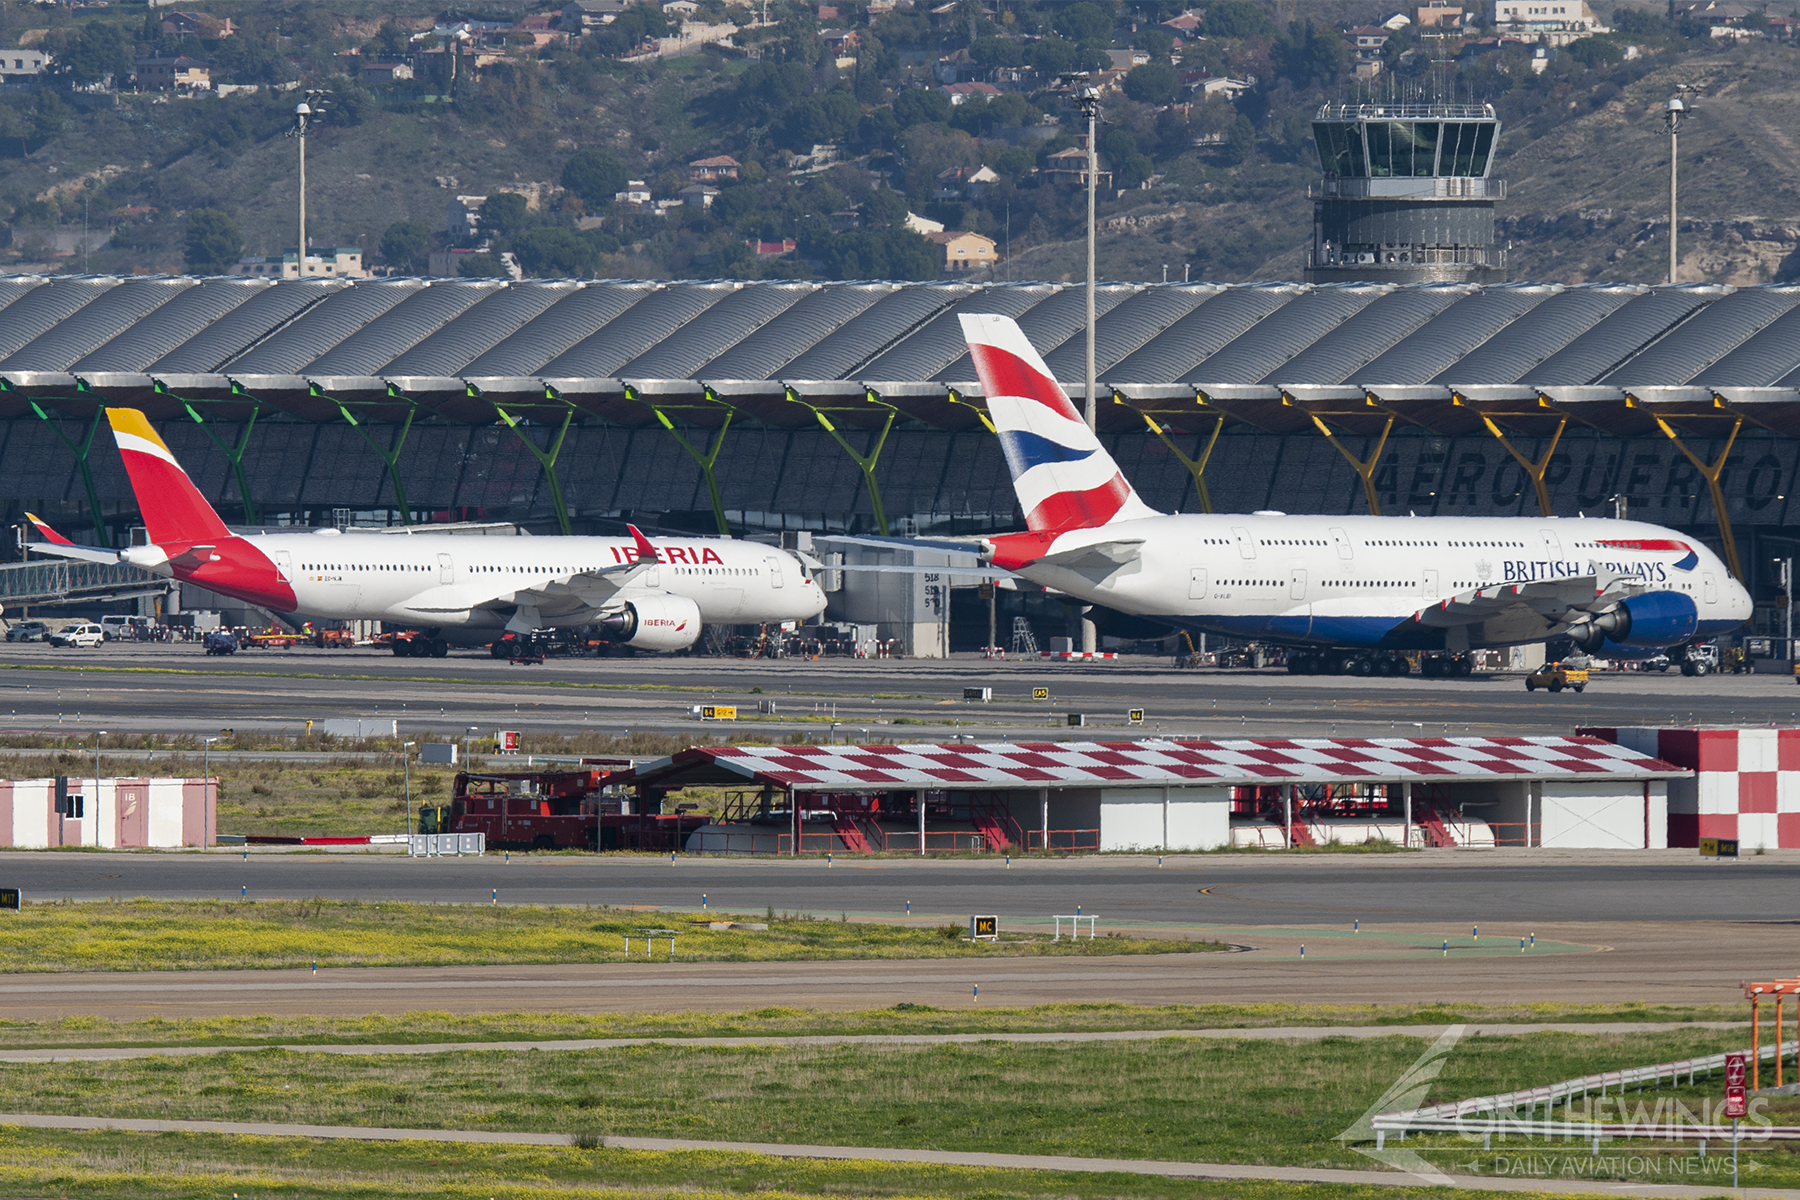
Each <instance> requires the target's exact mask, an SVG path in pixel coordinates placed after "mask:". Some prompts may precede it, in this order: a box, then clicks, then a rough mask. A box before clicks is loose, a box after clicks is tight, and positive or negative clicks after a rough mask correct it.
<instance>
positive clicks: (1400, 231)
mask: <svg viewBox="0 0 1800 1200" xmlns="http://www.w3.org/2000/svg"><path fill="white" fill-rule="evenodd" d="M1499 138H1500V119H1499V117H1498V116H1497V115H1496V114H1495V112H1494V108H1493V106H1492V105H1490V104H1442V103H1437V104H1420V103H1412V104H1398V103H1389V104H1327V105H1325V106H1323V107H1321V108H1320V109H1319V111H1318V113H1317V115H1316V116H1314V118H1313V142H1314V143H1315V144H1316V145H1317V146H1318V148H1319V163H1320V166H1321V167H1322V168H1323V169H1324V172H1325V178H1324V179H1323V180H1322V181H1321V182H1320V184H1319V185H1318V186H1317V187H1316V188H1314V189H1313V191H1312V198H1313V244H1312V251H1311V253H1310V255H1309V256H1308V260H1307V268H1306V278H1307V281H1308V282H1311V283H1345V282H1350V281H1360V282H1368V281H1374V280H1381V281H1386V282H1389V283H1448V282H1462V283H1502V282H1505V280H1506V251H1505V250H1504V249H1502V248H1501V247H1498V246H1496V245H1494V201H1496V200H1499V199H1502V198H1503V197H1505V195H1506V182H1505V181H1504V180H1500V179H1493V178H1491V177H1490V175H1489V172H1490V171H1491V170H1492V167H1493V160H1494V146H1495V143H1497V142H1498V141H1499Z"/></svg>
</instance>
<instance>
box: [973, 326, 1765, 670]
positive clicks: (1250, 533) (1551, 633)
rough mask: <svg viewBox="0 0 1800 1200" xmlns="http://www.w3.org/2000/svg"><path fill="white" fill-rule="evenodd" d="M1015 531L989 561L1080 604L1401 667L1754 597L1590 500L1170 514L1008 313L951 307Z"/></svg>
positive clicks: (1300, 663)
mask: <svg viewBox="0 0 1800 1200" xmlns="http://www.w3.org/2000/svg"><path fill="white" fill-rule="evenodd" d="M962 326H963V334H964V336H965V337H966V338H967V340H968V343H969V352H970V354H971V355H972V356H973V358H974V361H975V369H976V371H977V373H978V374H979V375H980V377H981V385H982V388H983V389H984V390H985V392H986V393H987V406H988V413H989V416H990V419H991V420H992V421H993V423H994V427H995V429H996V431H997V432H998V433H999V436H1000V443H1001V446H1002V447H1003V449H1004V451H1005V454H1006V462H1007V466H1008V467H1009V468H1010V469H1011V471H1012V478H1013V488H1014V490H1015V491H1016V492H1017V493H1018V497H1019V504H1020V506H1021V507H1022V508H1023V509H1024V512H1025V523H1026V525H1027V527H1028V532H1024V533H1007V534H999V535H996V536H993V537H990V538H988V539H986V540H985V541H984V542H983V543H982V545H983V557H984V558H985V559H986V560H987V561H988V562H990V563H991V564H992V565H994V566H996V567H1001V568H1005V569H1006V570H1009V571H1012V572H1014V573H1015V574H1017V575H1019V576H1021V577H1023V578H1025V579H1028V580H1030V581H1031V582H1033V583H1037V584H1041V585H1042V586H1044V587H1047V588H1051V589H1054V590H1056V591H1059V592H1062V593H1065V594H1067V595H1069V596H1073V597H1075V598H1077V599H1079V600H1083V601H1086V602H1088V603H1092V604H1102V605H1105V606H1106V607H1108V608H1112V609H1117V610H1118V611H1120V612H1125V613H1132V614H1135V615H1139V616H1146V617H1156V618H1162V619H1165V620H1168V621H1170V622H1172V623H1174V624H1177V625H1180V626H1184V627H1187V628H1190V629H1194V630H1198V631H1205V632H1211V633H1219V634H1225V635H1228V636H1233V637H1242V638H1254V639H1258V640H1263V641H1270V642H1275V643H1278V644H1287V645H1290V646H1293V647H1297V648H1299V649H1300V653H1298V654H1297V655H1294V656H1292V657H1291V659H1290V662H1291V664H1292V665H1293V669H1295V670H1297V671H1300V672H1302V673H1308V674H1310V673H1314V672H1320V671H1324V672H1331V673H1336V672H1338V671H1342V670H1345V669H1348V670H1351V671H1354V672H1355V673H1358V674H1368V673H1376V672H1380V673H1389V672H1392V671H1403V670H1406V669H1407V668H1406V667H1405V666H1404V662H1405V660H1404V659H1402V658H1399V657H1398V656H1395V655H1383V654H1378V653H1376V652H1377V651H1384V650H1414V651H1427V652H1430V651H1436V652H1439V655H1437V656H1431V657H1427V658H1426V659H1425V670H1426V671H1427V672H1428V673H1430V674H1434V675H1435V674H1467V672H1468V669H1469V661H1468V657H1467V651H1469V650H1470V649H1473V648H1477V647H1489V646H1510V645H1518V644H1522V643H1530V642H1541V641H1544V640H1545V639H1546V638H1552V637H1558V636H1567V637H1569V638H1571V639H1573V640H1574V642H1575V643H1576V644H1577V645H1578V646H1580V647H1582V648H1583V649H1584V650H1588V651H1590V652H1593V653H1596V654H1604V655H1606V656H1608V657H1615V658H1630V657H1640V656H1646V655H1649V654H1652V653H1655V652H1657V651H1660V650H1663V649H1667V648H1672V647H1677V646H1681V645H1684V644H1686V643H1688V642H1691V641H1693V640H1695V639H1696V638H1705V637H1711V636H1713V635H1715V634H1720V633H1724V632H1726V631H1728V630H1731V629H1735V628H1737V627H1738V626H1740V625H1742V624H1743V623H1744V622H1745V621H1747V620H1749V618H1750V607H1751V606H1750V595H1749V593H1748V592H1746V591H1745V590H1744V588H1743V586H1742V585H1740V584H1739V583H1738V582H1737V580H1735V579H1734V578H1732V576H1731V574H1730V572H1729V571H1727V570H1726V569H1725V565H1724V564H1723V563H1722V562H1721V561H1720V560H1719V559H1718V557H1717V556H1715V555H1714V554H1713V553H1712V551H1711V550H1709V549H1707V548H1706V547H1705V546H1703V545H1700V544H1698V543H1696V542H1693V541H1691V540H1690V539H1689V538H1687V536H1686V535H1684V534H1681V533H1678V532H1676V531H1675V530H1672V529H1665V528H1663V527H1661V526H1657V525H1648V524H1645V523H1643V522H1641V521H1618V520H1609V519H1603V518H1581V519H1574V520H1569V519H1531V518H1524V517H1341V516H1289V515H1288V514H1286V513H1280V512H1255V513H1248V514H1243V515H1223V514H1208V515H1192V514H1180V515H1169V514H1164V513H1159V512H1156V511H1154V510H1152V509H1151V508H1150V507H1149V506H1148V505H1146V504H1145V503H1144V502H1143V500H1141V499H1140V498H1139V497H1138V495H1137V493H1136V492H1135V491H1133V490H1132V487H1131V484H1129V483H1128V482H1126V480H1125V477H1124V475H1123V474H1122V473H1121V472H1120V471H1119V468H1118V464H1117V463H1115V462H1114V461H1113V459H1112V456H1111V455H1109V454H1107V452H1106V451H1105V449H1103V448H1102V447H1101V445H1100V442H1099V439H1097V438H1096V437H1095V436H1094V433H1093V431H1092V430H1090V429H1089V428H1088V427H1087V423H1086V422H1085V421H1083V420H1082V418H1081V416H1080V414H1079V413H1077V412H1076V411H1075V407H1074V405H1072V404H1071V403H1070V402H1069V398H1068V396H1067V394H1065V393H1064V392H1063V390H1062V388H1061V387H1060V386H1058V384H1057V383H1056V381H1055V379H1054V377H1052V376H1051V374H1050V371H1049V368H1047V367H1046V366H1045V365H1044V361H1043V359H1042V358H1040V357H1039V356H1038V353H1037V351H1036V349H1034V348H1033V347H1032V345H1031V343H1030V341H1029V340H1027V338H1026V337H1025V335H1024V333H1023V332H1022V331H1021V330H1020V329H1019V326H1018V325H1017V323H1015V322H1014V321H1013V320H1012V319H1011V318H1009V317H1002V316H990V315H964V316H963V317H962Z"/></svg>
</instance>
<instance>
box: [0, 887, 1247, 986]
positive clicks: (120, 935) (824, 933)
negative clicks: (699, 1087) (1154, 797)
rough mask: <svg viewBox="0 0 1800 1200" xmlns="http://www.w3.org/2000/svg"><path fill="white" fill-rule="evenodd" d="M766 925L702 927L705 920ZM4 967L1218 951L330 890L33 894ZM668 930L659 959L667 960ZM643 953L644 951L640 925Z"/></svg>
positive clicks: (6, 923)
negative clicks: (304, 895) (328, 896)
mask: <svg viewBox="0 0 1800 1200" xmlns="http://www.w3.org/2000/svg"><path fill="white" fill-rule="evenodd" d="M727 920H733V921H752V922H765V921H766V922H767V924H768V925H769V928H768V929H767V930H721V931H713V930H710V929H708V927H707V922H709V921H727ZM0 929H4V930H5V933H6V936H5V937H4V938H0V971H160V970H220V969H226V968H274V967H304V966H307V965H309V964H312V963H317V964H318V965H319V966H320V967H374V966H381V967H399V966H452V965H455V966H466V965H470V964H478V963H604V962H626V961H628V959H627V956H626V953H625V938H626V937H627V936H629V935H632V934H635V933H637V932H638V931H640V930H647V929H674V930H676V931H678V932H677V934H676V938H675V949H674V960H675V961H678V962H768V961H795V960H819V959H876V958H880V959H895V958H995V957H1000V958H1008V957H1017V956H1021V955H1023V956H1037V955H1056V956H1059V957H1068V956H1094V955H1115V954H1170V953H1189V952H1194V951H1220V950H1224V949H1225V947H1224V946H1223V945H1221V944H1219V943H1216V942H1194V941H1187V940H1185V939H1171V938H1151V937H1141V938H1140V937H1123V936H1117V935H1108V936H1105V937H1101V938H1099V939H1076V938H1068V939H1064V940H1063V941H1060V942H1055V941H1052V940H1051V939H1050V937H1049V936H1047V935H1044V934H1007V935H1005V937H1004V940H1002V941H1000V942H997V943H981V942H970V941H969V940H968V937H967V934H966V930H965V929H964V928H962V927H959V926H950V925H946V926H941V927H937V928H923V927H919V926H902V925H886V924H879V923H875V922H867V921H856V922H850V921H841V920H840V921H829V920H817V919H812V918H808V917H803V916H794V915H789V914H783V915H781V916H775V915H774V913H773V912H772V911H771V912H770V913H766V914H762V915H740V916H730V915H727V914H722V913H717V912H707V913H699V912H687V913H683V912H667V911H655V912H636V911H632V910H624V909H607V908H602V909H586V908H547V907H540V906H537V905H517V906H515V905H508V906H505V907H501V906H496V905H484V904H467V905H456V904H452V905H423V904H407V903H400V902H382V903H363V902H360V901H354V900H352V901H334V900H273V901H254V900H253V901H225V900H129V901H118V900H112V901H87V902H83V903H80V904H70V903H61V904H56V903H41V904H27V905H26V906H25V907H24V909H23V910H21V911H19V912H17V913H7V914H3V915H0ZM666 947H667V943H666V942H665V943H664V945H663V947H659V948H658V950H659V952H658V953H656V954H655V955H654V958H655V960H657V961H663V962H667V961H669V953H668V950H667V949H666ZM635 957H636V959H637V960H640V961H641V960H642V959H643V958H644V957H645V951H644V944H643V940H642V938H639V939H638V941H637V943H636V954H635Z"/></svg>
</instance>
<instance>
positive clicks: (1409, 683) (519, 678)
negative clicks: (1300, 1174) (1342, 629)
mask: <svg viewBox="0 0 1800 1200" xmlns="http://www.w3.org/2000/svg"><path fill="white" fill-rule="evenodd" d="M9 668H11V669H9ZM177 672H179V673H177ZM971 684H981V685H986V686H991V687H992V688H993V689H994V695H995V701H994V703H992V704H985V705H982V704H965V703H963V702H962V701H961V699H960V697H961V696H962V689H963V687H964V686H966V685H971ZM1040 686H1041V687H1048V688H1049V689H1050V694H1051V699H1050V701H1048V702H1040V703H1035V704H1034V703H1033V702H1032V701H1031V700H1030V698H1029V697H1030V695H1031V689H1032V688H1033V687H1040ZM753 688H760V689H761V692H760V693H758V692H753V691H752V690H751V689H753ZM715 699H716V700H717V701H719V702H721V703H734V702H735V703H737V704H739V705H740V706H744V707H747V708H748V709H749V710H750V711H751V712H755V703H756V701H758V700H773V701H774V702H775V703H776V705H777V710H778V711H777V713H776V714H775V719H774V720H770V721H765V722H763V723H762V724H760V725H758V726H757V728H758V729H767V731H768V732H769V733H770V734H771V735H772V736H777V737H784V736H787V735H789V734H792V733H794V732H798V731H800V730H804V731H806V732H809V733H812V734H815V735H817V736H820V737H824V736H826V735H827V734H829V732H830V731H831V728H832V725H831V722H832V720H833V719H835V720H836V721H837V722H838V726H839V728H838V733H837V736H839V737H844V736H852V737H855V738H857V739H858V740H880V739H886V738H894V737H902V736H904V737H908V738H912V739H919V738H926V737H935V736H943V735H945V734H949V733H954V732H965V733H966V732H973V733H974V734H975V735H976V736H978V737H983V738H995V739H998V738H1000V737H1011V738H1014V739H1017V738H1020V737H1048V736H1052V735H1051V732H1050V731H1051V729H1052V728H1059V729H1060V730H1061V732H1060V733H1057V734H1056V735H1055V736H1059V737H1060V736H1066V735H1067V732H1068V731H1067V727H1066V725H1064V724H1062V718H1063V715H1064V714H1065V713H1068V712H1083V713H1086V714H1088V715H1089V717H1090V728H1091V729H1101V730H1105V729H1118V730H1123V729H1124V728H1125V725H1124V718H1125V713H1126V710H1127V709H1130V708H1139V707H1141V708H1144V709H1146V710H1147V713H1148V720H1147V722H1146V724H1145V725H1144V726H1143V727H1142V729H1141V730H1134V731H1133V735H1134V736H1135V735H1136V734H1138V733H1156V732H1159V731H1160V732H1162V733H1165V734H1174V733H1178V734H1184V735H1202V736H1222V735H1228V734H1231V735H1242V734H1245V733H1250V734H1253V735H1262V736H1276V735H1301V734H1307V735H1324V734H1330V733H1331V732H1333V731H1334V730H1335V731H1336V732H1338V733H1340V734H1343V735H1345V736H1351V735H1356V736H1367V735H1378V734H1386V733H1389V732H1392V733H1395V734H1404V733H1412V732H1415V731H1421V730H1423V731H1429V732H1432V733H1444V732H1451V733H1464V732H1468V733H1495V732H1509V733H1520V732H1535V733H1563V732H1567V731H1568V730H1569V728H1570V727H1571V726H1573V725H1576V724H1595V725H1630V724H1664V723H1670V722H1681V723H1686V722H1690V721H1700V722H1705V723H1741V724H1761V723H1766V722H1771V721H1778V722H1800V687H1795V685H1794V683H1793V681H1792V680H1790V679H1784V678H1782V677H1780V676H1772V675H1757V676H1731V675H1724V676H1717V675H1716V676H1710V677H1707V678H1703V679H1687V678H1683V677H1682V676H1681V675H1679V674H1673V675H1636V674H1620V675H1602V676H1600V677H1598V678H1597V679H1596V681H1595V683H1594V684H1593V685H1592V686H1591V687H1589V689H1588V690H1587V691H1586V692H1585V693H1584V694H1582V695H1580V696H1576V695H1573V694H1563V695H1558V696H1549V695H1546V694H1543V693H1529V694H1528V693H1527V692H1526V691H1525V689H1524V687H1523V685H1522V684H1521V682H1520V679H1519V677H1517V676H1510V675H1506V676H1495V677H1492V678H1485V679H1471V680H1429V681H1428V680H1422V679H1418V678H1411V679H1401V680H1381V679H1369V680H1363V679H1348V678H1330V679H1318V678H1311V679H1309V678H1304V677H1296V676H1290V675H1287V674H1286V673H1281V672H1267V671H1263V672H1252V671H1241V672H1220V671H1178V670H1175V669H1173V668H1172V667H1171V666H1170V665H1169V663H1168V660H1166V659H1155V658H1129V659H1121V660H1119V661H1116V662H1111V663H1096V664H1060V665H1052V664H1046V663H1041V662H1030V663H1027V662H1003V663H994V662H986V661H983V660H981V659H978V658H974V657H970V656H965V657H961V658H953V659H950V660H947V661H945V660H896V661H855V660H821V661H819V662H797V661H782V662H772V661H755V662H751V661H742V660H736V659H670V658H658V659H649V658H637V659H565V660H553V661H552V662H550V663H546V664H544V665H542V666H535V667H514V666H510V665H508V664H506V663H504V662H496V661H494V660H493V659H490V658H487V657H485V655H472V654H468V653H466V652H459V653H458V654H457V655H454V656H452V657H451V658H448V659H442V660H431V659H423V660H421V659H396V658H394V657H392V656H391V655H381V654H376V653H374V652H372V651H333V650H313V649H310V648H307V649H301V650H293V651H246V652H244V653H241V654H239V655H237V656H236V657H233V658H228V659H218V658H207V657H205V656H204V655H203V654H202V653H201V652H200V651H199V649H198V648H197V647H192V646H185V645H175V646H163V645H141V646H140V645H135V644H128V645H120V644H108V645H107V646H105V647H102V648H100V649H96V650H92V651H73V650H51V649H49V648H47V647H43V646H37V645H18V644H10V645H9V644H5V643H0V727H4V728H5V729H6V730H8V731H13V732H36V731H46V732H52V733H54V732H59V731H60V732H67V731H69V730H92V729H96V728H105V729H108V730H114V731H120V730H129V731H157V732H186V733H211V732H213V731H215V730H217V729H220V728H236V729H259V730H270V731H274V730H286V731H293V730H296V729H298V728H301V727H303V725H304V723H305V721H307V720H309V719H317V718H326V717H351V716H366V717H375V716H380V717H384V718H385V717H393V718H397V719H398V720H400V722H401V728H402V729H403V730H404V731H405V732H407V733H421V732H426V731H435V732H436V733H438V734H440V735H445V736H460V734H461V732H462V731H463V730H464V729H465V728H467V727H468V726H469V725H477V726H480V727H482V728H483V729H491V728H493V727H495V726H502V727H505V728H521V729H527V730H554V731H563V732H573V731H578V730H582V729H600V730H603V731H611V732H617V731H621V730H625V729H641V730H649V731H659V732H683V731H685V732H695V731H698V730H699V728H700V727H699V725H698V724H697V722H695V721H694V720H692V719H691V718H690V717H689V716H688V715H687V712H686V710H687V708H688V706H690V705H694V704H699V703H703V702H706V701H710V700H715ZM802 718H804V721H802V720H801V719H802ZM897 718H898V719H904V720H905V721H908V722H911V724H909V725H906V726H901V727H899V728H894V727H892V724H891V723H892V722H893V721H894V720H895V719H897ZM1053 720H1054V722H1055V724H1054V725H1053V724H1052V721H1053ZM796 722H799V729H796V728H795V725H796ZM864 730H867V731H868V732H867V733H866V734H865V733H864V732H863V731H864ZM707 732H708V733H711V732H713V730H712V729H711V728H709V729H708V730H707Z"/></svg>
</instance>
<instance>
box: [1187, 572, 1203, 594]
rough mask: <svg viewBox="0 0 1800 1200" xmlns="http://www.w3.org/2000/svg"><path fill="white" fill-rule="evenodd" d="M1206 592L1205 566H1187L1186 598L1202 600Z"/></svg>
mask: <svg viewBox="0 0 1800 1200" xmlns="http://www.w3.org/2000/svg"><path fill="white" fill-rule="evenodd" d="M1206 592H1207V588H1206V568H1205V567H1189V568H1188V599H1189V600H1204V599H1206Z"/></svg>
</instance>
